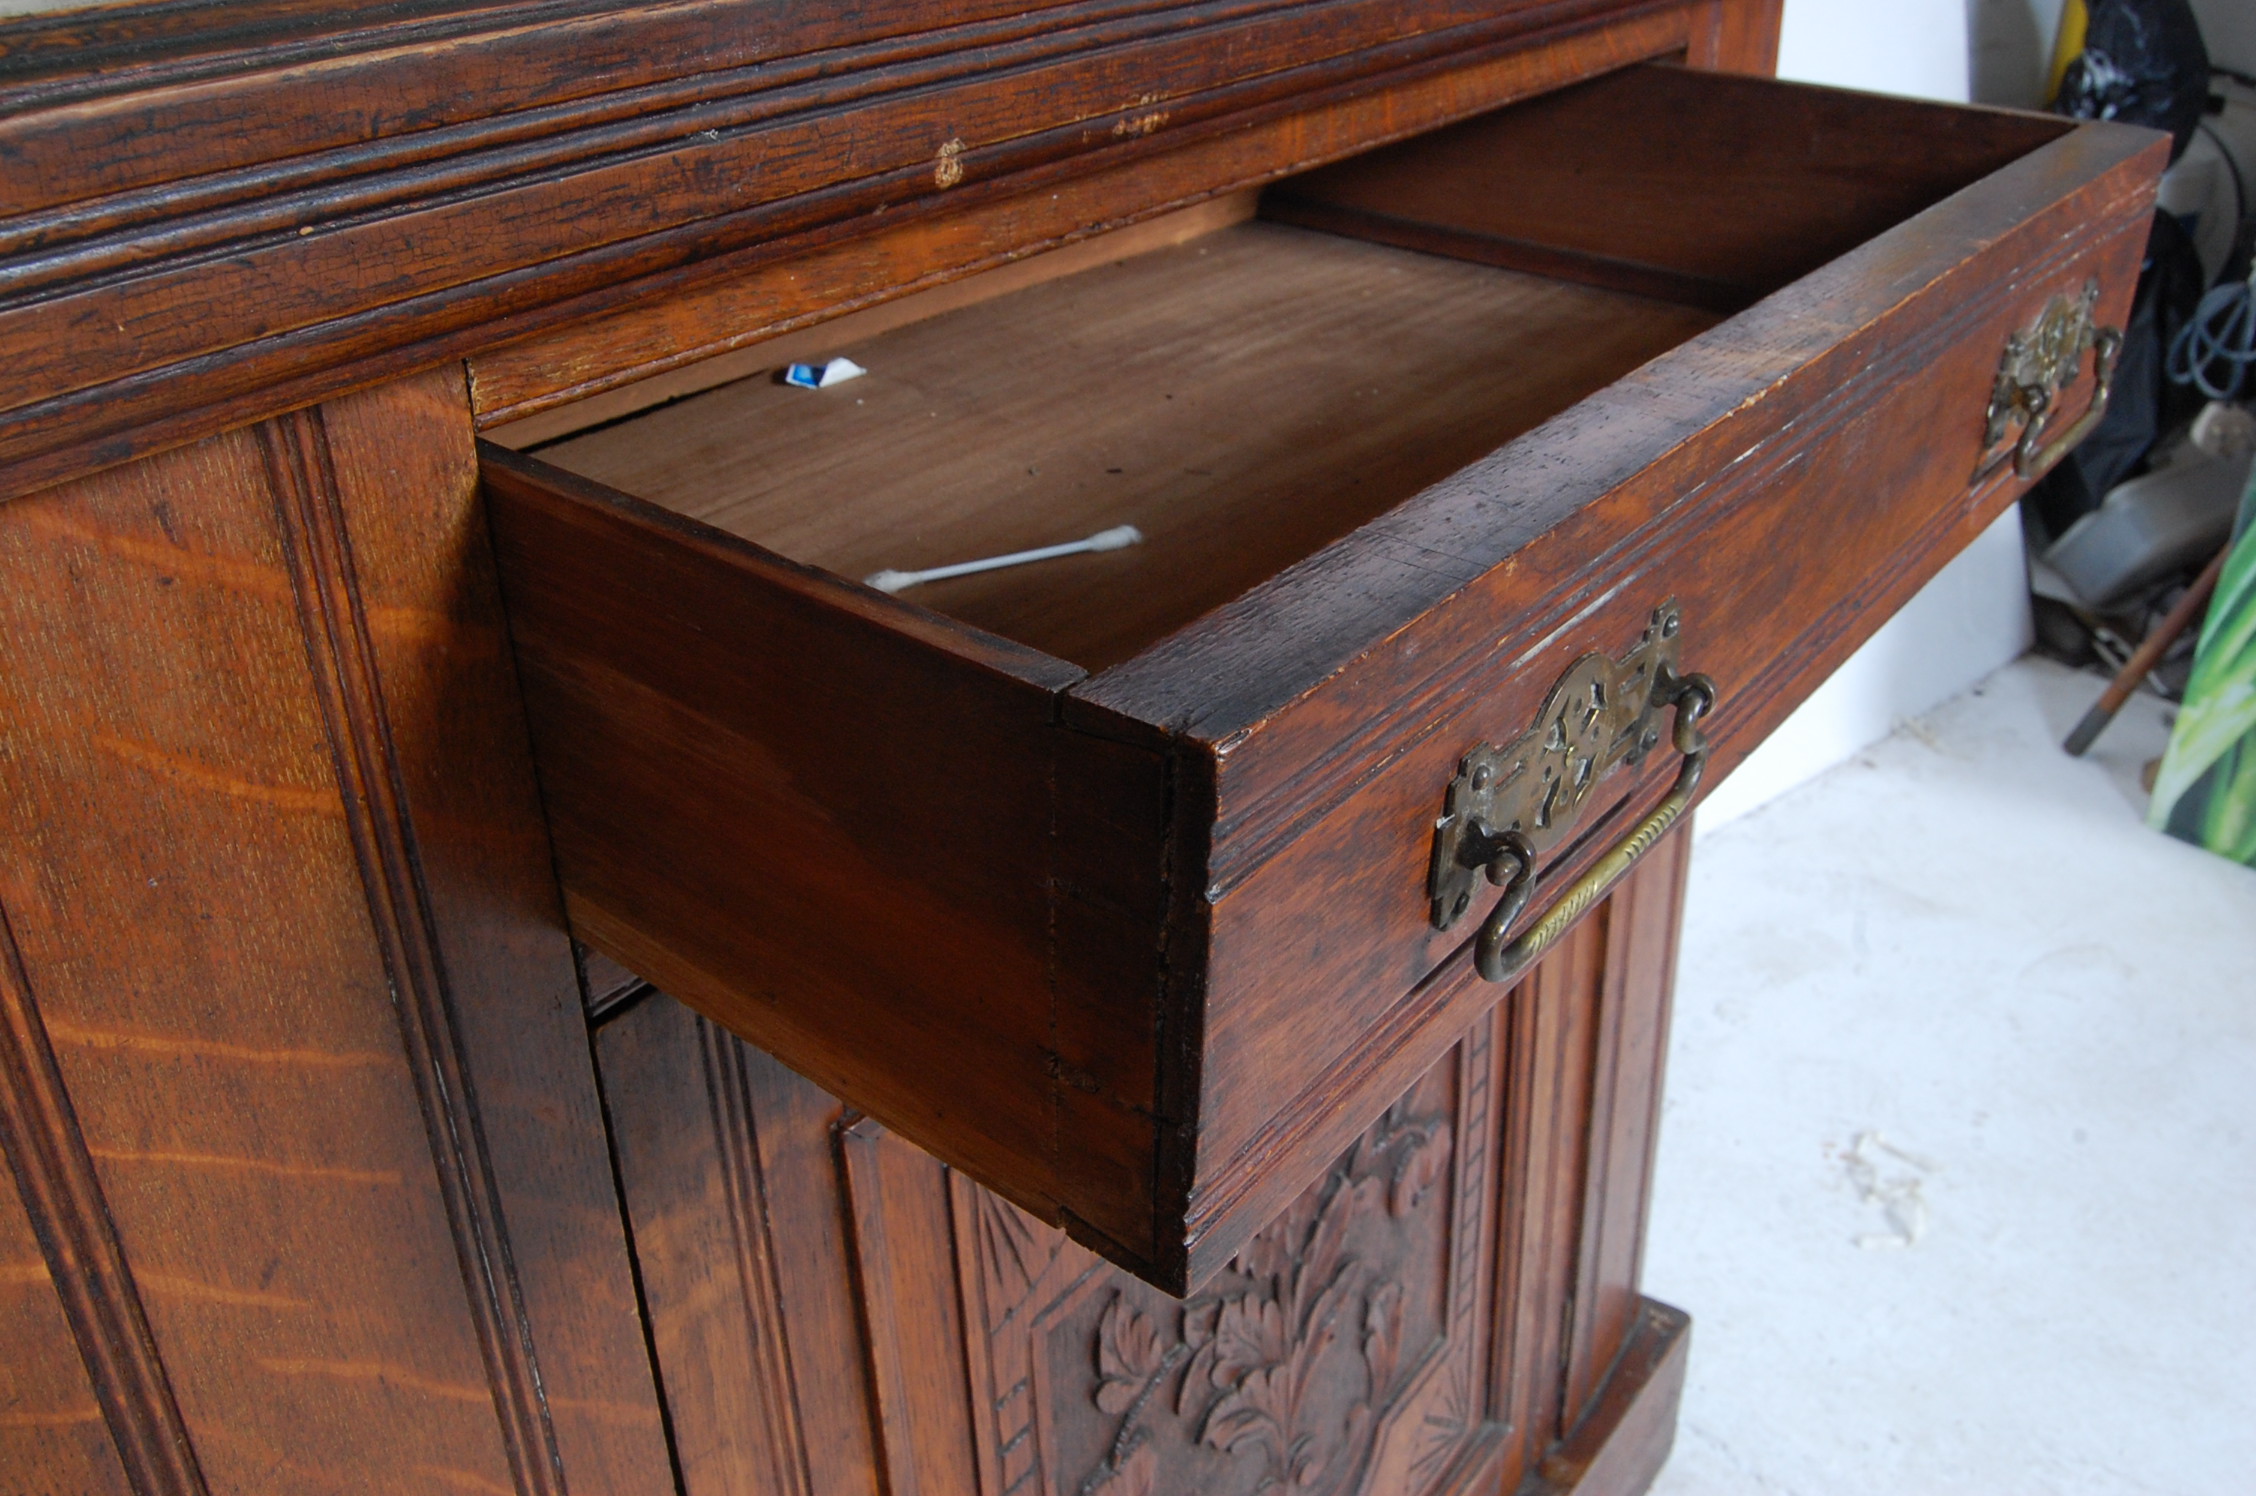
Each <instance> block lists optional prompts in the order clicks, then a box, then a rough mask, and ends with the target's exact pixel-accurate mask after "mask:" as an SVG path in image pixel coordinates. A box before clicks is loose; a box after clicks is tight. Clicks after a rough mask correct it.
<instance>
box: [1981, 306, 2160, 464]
mask: <svg viewBox="0 0 2256 1496" xmlns="http://www.w3.org/2000/svg"><path fill="white" fill-rule="evenodd" d="M2098 307H2099V282H2098V281H2095V280H2094V281H2086V282H2085V283H2084V290H2083V294H2082V295H2081V296H2076V297H2068V296H2055V297H2053V298H2052V300H2051V301H2049V302H2047V303H2046V304H2045V309H2044V312H2043V314H2042V315H2041V316H2039V317H2038V318H2037V320H2036V321H2035V322H2033V323H2031V324H2030V325H2029V326H2028V327H2025V328H2023V329H2022V330H2021V331H2019V332H2017V333H2015V334H2014V335H2013V336H2012V337H2010V338H2008V339H2006V341H2005V353H2004V356H2003V357H2001V358H2000V359H1999V360H1998V372H1997V378H1996V379H1995V380H1994V381H1992V382H1991V385H1990V408H1989V411H1988V414H1987V415H1986V416H1985V417H1984V422H1983V439H1982V459H1981V461H1980V462H1978V463H1976V464H1975V467H1974V481H1975V482H1977V483H1979V482H1981V481H1982V480H1983V479H1985V478H1987V477H1989V476H1990V475H1991V474H1992V473H1994V472H1996V471H1997V470H1998V469H1999V468H2001V467H2003V466H2004V465H2005V464H2006V462H2007V461H2008V460H2010V461H2011V462H2012V463H2013V473H2014V476H2015V477H2017V478H2041V477H2043V476H2044V474H2045V473H2047V472H2048V471H2050V470H2051V468H2052V465H2053V464H2054V463H2056V462H2058V461H2059V460H2060V459H2061V458H2063V457H2065V456H2067V455H2068V454H2069V452H2070V451H2072V450H2074V448H2075V445H2076V443H2078V442H2080V441H2082V440H2083V439H2084V438H2085V437H2087V436H2089V435H2091V434H2092V432H2093V430H2094V429H2096V428H2097V427H2098V425H2099V423H2100V422H2101V421H2103V420H2105V419H2106V418H2107V401H2108V397H2109V396H2111V395H2112V394H2113V393H2114V392H2115V369H2116V366H2117V364H2119V363H2120V362H2121V360H2122V356H2123V333H2122V329H2120V328H2115V327H2101V326H2099V325H2098V324H2097V323H2096V322H2094V321H2093V320H2092V317H2093V313H2094V312H2095V311H2096V310H2097V309H2098ZM2086 349H2089V350H2090V351H2091V355H2092V376H2093V378H2094V380H2095V381H2096V384H2097V387H2096V388H2095V389H2094V390H2093V391H2092V398H2091V404H2089V405H2088V406H2086V407H2085V408H2084V413H2083V414H2082V415H2081V416H2078V417H2077V418H2076V420H2075V423H2074V424H2073V425H2071V426H2069V428H2068V429H2067V430H2066V431H2063V432H2061V433H2060V434H2059V435H2058V436H2055V437H2053V439H2052V440H2051V441H2046V440H2045V437H2046V434H2047V432H2048V430H2049V428H2050V427H2051V424H2052V418H2053V416H2054V414H2055V413H2056V412H2057V411H2058V410H2059V407H2060V395H2061V392H2062V391H2064V390H2066V389H2067V388H2068V386H2070V385H2072V384H2074V383H2075V382H2076V380H2077V378H2078V377H2079V375H2080V373H2081V370H2082V367H2083V360H2084V352H2085V350H2086ZM2016 422H2019V423H2020V426H2021V434H2020V436H2019V437H2018V438H2017V439H2016V440H2014V441H2013V442H2012V443H2011V444H2010V445H2002V444H2004V443H2005V439H2006V437H2007V435H2008V434H2009V433H2010V432H2011V431H2012V429H2013V426H2014V423H2016Z"/></svg>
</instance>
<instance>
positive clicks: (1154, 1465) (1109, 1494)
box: [1094, 1442, 1159, 1496]
mask: <svg viewBox="0 0 2256 1496" xmlns="http://www.w3.org/2000/svg"><path fill="white" fill-rule="evenodd" d="M1094 1489H1095V1490H1096V1491H1098V1492H1101V1493H1102V1496H1159V1455H1158V1453H1157V1452H1156V1451H1155V1450H1153V1448H1152V1447H1151V1445H1150V1444H1149V1443H1148V1442H1146V1443H1141V1444H1138V1445H1137V1446H1136V1449H1135V1452H1134V1453H1133V1454H1131V1455H1129V1456H1128V1458H1127V1459H1125V1460H1123V1461H1121V1464H1120V1468H1119V1469H1118V1470H1115V1471H1113V1472H1112V1474H1111V1475H1110V1476H1109V1477H1108V1478H1106V1480H1105V1481H1104V1483H1103V1484H1102V1485H1099V1486H1096V1487H1094Z"/></svg>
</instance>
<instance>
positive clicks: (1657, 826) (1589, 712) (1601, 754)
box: [1426, 598, 1716, 982]
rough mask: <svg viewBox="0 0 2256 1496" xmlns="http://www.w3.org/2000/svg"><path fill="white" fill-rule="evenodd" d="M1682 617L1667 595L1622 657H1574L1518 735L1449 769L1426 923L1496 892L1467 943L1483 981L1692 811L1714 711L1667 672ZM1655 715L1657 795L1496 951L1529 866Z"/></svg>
mask: <svg viewBox="0 0 2256 1496" xmlns="http://www.w3.org/2000/svg"><path fill="white" fill-rule="evenodd" d="M1683 621H1684V620H1683V614H1682V612H1681V611H1680V610H1679V609H1678V607H1677V605H1676V600H1675V599H1673V598H1671V599H1670V600H1669V601H1667V602H1665V603H1663V604H1661V606H1660V607H1658V608H1656V609H1655V610H1654V611H1653V618H1652V622H1651V623H1650V624H1649V625H1647V627H1646V629H1645V633H1644V635H1643V637H1641V638H1640V639H1639V640H1638V642H1637V644H1636V646H1635V647H1633V648H1632V649H1631V650H1630V651H1629V652H1628V653H1627V654H1625V655H1623V656H1622V657H1621V658H1620V659H1619V660H1609V659H1607V658H1606V657H1605V656H1604V655H1602V654H1587V655H1584V656H1583V657H1582V658H1581V659H1579V660H1577V661H1575V662H1574V664H1573V665H1572V666H1570V667H1569V668H1568V670H1567V672H1566V674H1564V675H1562V676H1561V677H1560V678H1559V680H1558V682H1557V684H1555V685H1553V686H1552V688H1551V691H1550V694H1549V695H1547V696H1546V697H1545V698H1544V701H1543V707H1542V710H1540V711H1538V712H1537V713H1536V716H1535V721H1534V723H1533V724H1531V725H1530V726H1529V728H1528V730H1527V731H1526V732H1524V733H1522V734H1520V736H1519V737H1517V738H1514V739H1513V740H1512V741H1511V742H1509V743H1506V744H1503V745H1502V746H1493V745H1490V744H1485V743H1484V744H1482V745H1481V746H1479V747H1477V748H1475V749H1473V751H1472V752H1470V753H1468V754H1466V755H1465V757H1464V759H1463V760H1462V761H1461V762H1460V763H1459V764H1458V766H1457V775H1456V777H1455V778H1454V779H1452V780H1450V782H1449V788H1448V791H1447V793H1446V794H1445V795H1444V797H1443V800H1442V813H1441V817H1440V819H1438V820H1437V821H1435V822H1434V849H1433V862H1432V865H1431V867H1430V869H1429V871H1428V873H1427V890H1426V891H1427V893H1428V895H1429V896H1430V897H1431V899H1432V901H1433V902H1432V917H1433V924H1434V927H1435V928H1436V929H1440V930H1446V929H1448V928H1450V927H1451V926H1452V925H1454V924H1456V922H1457V921H1458V920H1459V919H1460V918H1461V917H1463V916H1464V915H1465V913H1466V912H1467V911H1469V910H1470V909H1471V908H1472V903H1473V895H1474V894H1475V893H1476V892H1477V891H1478V890H1479V887H1480V882H1481V879H1482V878H1484V877H1485V878H1486V879H1487V880H1488V881H1489V882H1491V883H1494V884H1497V885H1500V886H1501V887H1502V888H1503V889H1504V897H1503V899H1502V900H1501V901H1500V902H1499V903H1498V904H1497V906H1496V908H1495V910H1494V911H1492V912H1491V913H1490V914H1489V916H1488V919H1487V920H1486V921H1485V922H1484V923H1483V924H1482V926H1481V933H1480V939H1479V942H1478V944H1477V946H1476V959H1477V963H1478V965H1479V967H1480V973H1481V975H1482V976H1484V977H1487V978H1488V979H1489V980H1490V981H1492V982H1501V981H1507V980H1509V979H1510V978H1511V977H1512V976H1513V975H1515V974H1516V973H1518V972H1519V971H1521V970H1522V969H1523V968H1525V967H1526V966H1527V964H1528V963H1529V962H1530V961H1533V960H1534V959H1535V958H1536V957H1537V956H1538V955H1540V954H1542V952H1543V949H1544V948H1545V947H1546V946H1548V945H1550V944H1551V943H1552V942H1553V941H1555V940H1556V939H1558V937H1559V936H1560V934H1562V933H1563V932H1564V931H1565V930H1566V928H1567V926H1568V925H1570V924H1572V923H1573V922H1574V920H1575V917H1576V916H1577V915H1579V914H1581V913H1582V911H1583V910H1585V909H1587V908H1588V907H1589V906H1590V905H1591V904H1592V903H1594V902H1596V901H1597V900H1598V899H1600V898H1602V897H1604V896H1605V893H1606V890H1607V889H1608V888H1610V887H1612V886H1613V885H1614V883H1615V882H1616V881H1618V880H1619V879H1620V878H1621V877H1622V875H1623V874H1625V873H1627V872H1628V871H1629V869H1630V868H1631V867H1632V866H1634V865H1635V864H1636V862H1637V859H1638V858H1640V857H1642V856H1644V855H1645V852H1646V851H1647V850H1648V849H1649V848H1650V847H1651V846H1652V845H1653V843H1655V842H1656V841H1658V840H1660V838H1661V836H1662V835H1663V834H1664V833H1666V832H1667V830H1668V829H1669V827H1671V826H1673V825H1675V824H1676V822H1677V821H1678V820H1679V819H1681V818H1682V817H1683V815H1684V812H1685V809H1686V807H1688V806H1689V805H1690V804H1691V803H1692V796H1693V795H1694V794H1695V793H1696V792H1697V791H1698V789H1699V787H1700V774H1701V771H1702V770H1703V768H1704V767H1705V766H1706V764H1707V756H1708V746H1707V740H1706V739H1705V738H1703V737H1702V736H1701V734H1700V730H1699V726H1698V724H1699V721H1700V719H1701V718H1702V717H1704V716H1705V715H1707V712H1708V710H1709V708H1711V707H1713V706H1714V705H1715V699H1716V688H1715V683H1714V682H1712V681H1710V680H1709V679H1708V678H1707V677H1706V676H1704V675H1685V674H1680V673H1679V672H1678V670H1677V668H1676V656H1677V644H1678V635H1679V633H1680V632H1681V631H1682V628H1683ZM1664 708H1666V709H1669V710H1672V711H1674V712H1675V714H1676V719H1675V729H1674V733H1673V736H1672V741H1673V742H1674V744H1675V747H1676V751H1677V752H1679V753H1681V754H1683V755H1684V765H1683V767H1682V768H1681V769H1680V770H1678V772H1677V776H1676V784H1675V786H1674V787H1673V788H1672V789H1671V790H1670V791H1669V795H1668V798H1667V799H1665V800H1663V801H1662V802H1661V804H1660V806H1659V807H1658V808H1657V809H1655V810H1654V811H1653V812H1652V814H1650V815H1648V816H1647V817H1645V819H1644V820H1643V821H1641V822H1640V823H1639V824H1638V826H1637V828H1636V829H1635V830H1633V831H1631V832H1630V833H1629V835H1628V836H1627V837H1625V838H1624V839H1623V840H1622V842H1621V843H1620V844H1619V845H1618V846H1616V847H1615V848H1614V849H1613V850H1612V851H1610V852H1608V853H1607V854H1606V855H1605V856H1604V857H1603V858H1601V859H1600V860H1599V862H1598V864H1597V866H1595V867H1593V868H1592V869H1591V870H1590V872H1589V873H1588V874H1587V875H1585V876H1584V877H1583V878H1582V879H1580V880H1579V881H1578V882H1577V883H1576V884H1575V885H1574V886H1573V887H1572V888H1570V889H1568V890H1567V892H1566V894H1565V896H1564V897H1563V898H1561V900H1560V901H1559V903H1558V905H1557V906H1556V907H1555V908H1553V909H1552V911H1551V912H1550V913H1549V914H1547V915H1545V916H1544V917H1543V919H1542V920H1540V921H1539V922H1538V923H1537V924H1536V925H1535V927H1534V928H1533V929H1531V930H1529V931H1528V933H1527V934H1525V935H1523V936H1521V937H1520V938H1519V939H1518V940H1516V941H1514V942H1512V944H1511V945H1509V946H1506V945H1505V943H1504V937H1505V935H1506V934H1507V933H1508V932H1509V931H1510V930H1511V927H1512V923H1513V921H1515V920H1516V919H1518V918H1519V917H1520V914H1521V912H1522V911H1524V910H1525V909H1526V908H1527V905H1528V903H1529V901H1530V900H1531V899H1532V898H1533V897H1534V893H1535V881H1536V879H1535V866H1536V859H1537V858H1538V857H1539V856H1541V855H1542V854H1543V853H1545V852H1548V851H1550V850H1551V849H1552V848H1553V847H1555V846H1557V845H1558V844H1559V843H1561V842H1562V841H1564V840H1565V839H1566V837H1567V834H1568V832H1569V831H1570V830H1572V829H1573V827H1574V824H1575V821H1576V819H1577V818H1578V817H1579V816H1580V815H1581V812H1582V807H1583V805H1584V804H1585V803H1586V802H1587V801H1588V800H1589V798H1590V795H1591V792H1592V791H1593V790H1594V789H1595V788H1596V787H1597V784H1598V781H1599V780H1601V779H1603V778H1604V777H1605V776H1606V775H1607V774H1609V773H1611V772H1612V771H1613V770H1614V769H1615V768H1617V767H1619V766H1620V765H1622V764H1636V763H1639V762H1641V761H1643V759H1644V757H1645V755H1646V754H1647V753H1648V752H1650V751H1651V750H1652V749H1653V748H1655V747H1657V746H1658V745H1659V743H1660V741H1661V733H1660V725H1659V723H1658V722H1657V721H1656V720H1655V719H1656V718H1657V717H1658V715H1659V713H1660V712H1661V711H1662V710H1663V709H1664Z"/></svg>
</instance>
